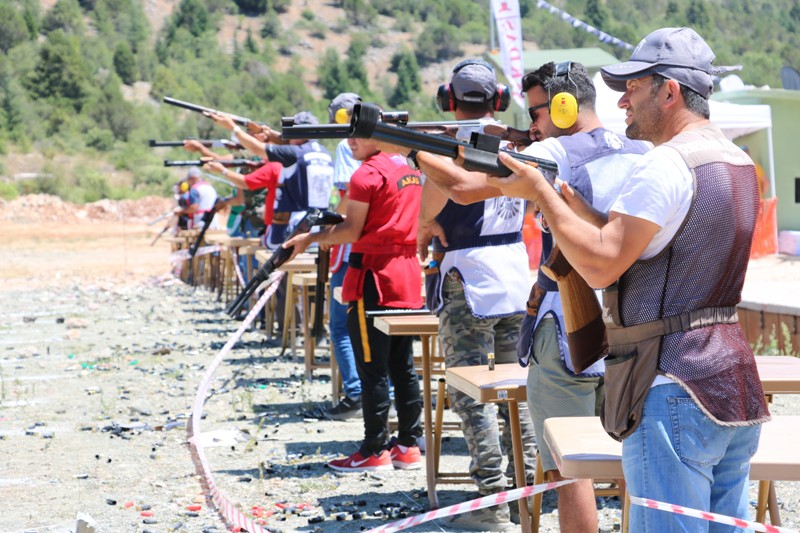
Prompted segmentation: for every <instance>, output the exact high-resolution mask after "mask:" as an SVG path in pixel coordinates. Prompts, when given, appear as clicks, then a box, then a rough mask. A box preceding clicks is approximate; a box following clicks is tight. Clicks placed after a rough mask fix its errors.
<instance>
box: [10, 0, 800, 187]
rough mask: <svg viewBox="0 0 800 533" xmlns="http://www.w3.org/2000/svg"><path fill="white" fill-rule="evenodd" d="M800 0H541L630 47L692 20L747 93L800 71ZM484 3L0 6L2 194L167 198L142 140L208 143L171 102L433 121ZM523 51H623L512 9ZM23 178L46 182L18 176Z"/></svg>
mask: <svg viewBox="0 0 800 533" xmlns="http://www.w3.org/2000/svg"><path fill="white" fill-rule="evenodd" d="M799 2H800V0H751V1H747V0H605V1H603V0H588V1H583V0H581V1H578V0H561V1H553V2H551V3H552V4H553V5H554V6H556V7H558V8H559V9H561V10H563V11H565V12H568V13H570V14H571V15H573V16H574V17H577V18H579V19H581V20H583V21H585V22H587V23H588V24H591V25H592V26H594V27H596V28H599V29H600V30H602V31H604V32H606V33H608V34H611V35H613V36H614V37H617V38H618V39H621V40H623V41H626V42H628V43H631V44H636V43H637V42H638V41H639V39H640V38H641V37H642V36H644V35H645V34H647V33H648V32H650V31H651V30H653V29H655V28H657V27H660V26H667V25H670V26H679V25H689V26H692V27H694V28H695V29H697V30H698V32H699V33H700V34H701V35H703V36H704V37H706V38H707V40H708V41H709V43H710V44H711V46H712V47H713V48H714V50H715V52H716V53H717V58H718V59H717V63H718V64H734V63H738V64H743V65H744V66H745V69H744V70H743V71H742V72H741V73H740V76H741V78H742V79H743V80H744V81H745V83H749V84H753V85H757V86H761V85H770V86H772V87H780V75H779V71H780V68H781V67H782V66H783V65H791V66H794V67H800V42H798V41H800V32H799V31H798V29H800V4H799ZM488 4H489V0H474V1H473V0H449V1H448V2H442V1H441V0H381V1H374V2H370V1H368V0H323V1H315V0H306V1H297V0H296V1H295V2H291V1H290V0H0V48H1V49H2V52H3V53H2V55H0V198H3V197H5V198H10V197H13V196H16V195H17V194H20V193H27V192H49V193H54V194H58V195H60V196H62V197H64V198H66V199H69V200H72V201H78V202H82V201H90V200H97V199H100V198H106V197H109V198H121V197H137V196H142V195H145V194H166V193H167V191H168V189H169V185H170V184H171V183H172V182H173V181H174V179H175V177H176V176H177V173H176V171H174V170H170V169H166V168H164V167H163V166H162V163H161V161H162V159H164V158H165V157H166V158H174V159H186V158H187V157H186V155H187V154H186V153H185V152H183V151H181V150H174V151H172V152H164V151H163V149H162V150H158V151H157V150H154V149H152V148H148V147H147V140H148V139H165V140H175V139H183V138H186V137H211V138H214V137H217V138H218V137H220V136H221V135H222V134H223V133H224V132H223V131H220V130H219V129H218V128H215V127H214V126H213V124H212V123H211V122H210V121H208V120H207V119H205V118H203V117H202V116H200V115H198V114H195V113H191V112H184V111H182V110H180V109H178V108H175V107H173V106H167V105H164V104H161V103H160V102H161V99H162V97H163V96H172V97H174V98H178V99H181V100H188V101H192V102H195V103H199V104H202V105H205V106H208V107H213V108H217V109H222V110H225V111H230V112H233V113H236V114H240V115H245V116H248V117H251V118H253V119H256V120H260V121H265V122H267V123H270V124H272V125H278V124H279V123H280V117H281V116H284V115H290V114H293V113H295V112H296V111H298V110H301V109H310V110H312V111H314V112H315V113H316V114H317V115H318V116H319V117H322V118H323V120H324V119H325V118H326V112H325V107H326V104H327V102H328V100H329V99H330V98H331V97H332V96H335V95H336V94H338V93H339V92H341V91H345V90H349V91H355V92H358V93H360V94H361V95H362V96H363V97H364V98H365V99H367V100H371V101H375V102H377V103H380V104H382V105H385V106H386V107H388V108H392V109H407V110H409V111H411V113H412V117H413V118H414V119H415V120H430V119H436V118H440V116H441V115H440V114H439V113H438V112H437V111H436V109H435V106H434V104H433V102H434V98H433V97H434V94H435V90H436V85H437V84H438V83H441V82H443V81H445V80H446V78H447V76H448V73H449V70H450V67H451V66H452V65H453V64H454V63H455V62H456V61H458V60H459V59H460V58H463V57H466V56H474V55H479V54H481V53H482V52H485V51H486V50H488V47H489V35H490V32H489V8H488ZM520 5H521V11H522V16H523V38H524V41H525V46H526V48H529V49H534V48H536V47H538V48H573V47H581V46H600V47H603V48H605V49H607V50H608V51H609V52H611V53H613V54H615V55H617V57H620V58H625V57H627V55H629V53H630V52H629V51H627V50H624V49H622V48H618V47H614V46H611V45H606V44H603V43H600V42H598V40H597V38H596V37H595V36H594V35H592V34H589V33H587V32H585V31H583V30H582V29H580V28H575V27H573V25H572V24H570V23H569V22H566V21H563V20H561V19H560V18H558V17H556V16H555V15H553V14H551V13H550V12H549V11H548V10H547V9H541V8H540V7H537V0H520ZM20 173H35V174H40V175H41V174H45V175H47V176H49V177H46V178H39V179H31V180H14V179H13V177H14V176H15V175H19V174H20Z"/></svg>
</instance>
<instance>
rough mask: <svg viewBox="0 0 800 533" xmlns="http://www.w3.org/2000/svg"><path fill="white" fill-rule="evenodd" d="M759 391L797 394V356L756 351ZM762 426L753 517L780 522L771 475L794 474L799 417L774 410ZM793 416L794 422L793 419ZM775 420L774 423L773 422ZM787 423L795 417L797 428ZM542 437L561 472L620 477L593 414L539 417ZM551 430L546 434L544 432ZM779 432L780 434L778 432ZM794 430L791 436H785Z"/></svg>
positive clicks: (613, 448)
mask: <svg viewBox="0 0 800 533" xmlns="http://www.w3.org/2000/svg"><path fill="white" fill-rule="evenodd" d="M755 359H756V365H757V367H758V374H759V376H760V377H761V384H762V386H763V388H764V394H765V395H766V396H767V397H768V398H770V399H771V398H772V395H774V394H800V358H797V357H791V356H780V355H764V356H756V358H755ZM773 418H774V420H773V422H770V423H768V424H765V425H764V426H763V429H762V435H761V440H760V444H759V449H758V452H757V453H756V455H755V456H754V457H753V460H752V462H751V472H750V478H751V479H754V480H758V503H757V505H756V521H757V522H764V520H765V519H766V513H767V511H769V515H770V522H771V523H772V524H773V525H776V526H779V525H780V524H781V518H780V512H779V509H778V505H777V497H776V494H775V485H774V483H773V482H774V481H780V480H800V454H797V452H796V450H795V449H794V447H795V446H794V445H787V443H790V442H795V443H797V442H800V417H795V416H780V417H778V416H776V417H773ZM793 421H794V422H793ZM776 422H777V423H776ZM790 423H796V424H797V428H795V427H791V426H790ZM544 433H545V434H544V437H543V438H545V439H547V442H548V444H550V449H551V451H552V453H553V457H554V459H555V461H556V465H557V466H558V470H559V471H560V472H561V475H563V476H564V477H571V478H598V479H618V478H621V477H622V462H621V459H622V444H621V443H619V442H617V441H615V440H613V439H611V437H608V435H607V434H606V433H605V431H604V430H603V428H602V425H601V424H600V420H599V418H597V417H575V418H552V419H548V420H545V430H544ZM550 435H552V436H550ZM781 435H783V436H781ZM792 435H794V437H792V438H794V441H792V440H791V439H790V436H792Z"/></svg>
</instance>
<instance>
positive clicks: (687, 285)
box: [489, 28, 770, 533]
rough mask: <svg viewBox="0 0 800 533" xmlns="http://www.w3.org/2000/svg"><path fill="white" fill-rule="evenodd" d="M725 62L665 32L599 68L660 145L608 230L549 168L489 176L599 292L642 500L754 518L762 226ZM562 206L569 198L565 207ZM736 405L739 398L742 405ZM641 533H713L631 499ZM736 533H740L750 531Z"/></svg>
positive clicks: (611, 384)
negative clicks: (582, 210) (725, 107)
mask: <svg viewBox="0 0 800 533" xmlns="http://www.w3.org/2000/svg"><path fill="white" fill-rule="evenodd" d="M713 60H714V53H713V52H712V51H711V49H710V48H709V46H708V45H707V44H706V42H705V41H704V40H703V39H702V38H701V37H700V36H699V35H698V34H697V33H696V32H695V31H694V30H692V29H690V28H662V29H659V30H656V31H654V32H652V33H651V34H649V35H648V36H647V37H645V38H644V39H643V40H642V41H641V42H640V43H639V45H638V46H637V47H636V49H635V50H634V52H633V54H632V55H631V59H630V60H629V61H627V62H625V63H621V64H619V65H612V66H609V67H604V68H603V69H602V70H601V72H602V74H603V79H604V81H605V82H606V84H608V85H609V86H610V87H611V88H612V89H614V90H617V91H621V92H624V94H623V95H622V97H621V98H620V100H619V106H620V107H621V108H623V109H625V111H626V124H627V125H628V128H627V130H626V133H627V135H628V137H630V138H635V139H643V140H648V141H651V142H652V143H653V144H654V145H655V148H653V150H651V151H650V152H648V153H647V154H645V155H644V156H642V158H641V159H640V160H639V162H638V163H636V164H635V165H634V166H633V167H632V168H631V170H630V172H629V173H628V175H627V177H626V182H625V184H624V185H623V188H622V191H621V194H620V195H619V197H618V198H617V200H616V201H615V202H614V204H613V205H612V206H611V212H610V214H609V218H608V222H607V223H605V224H602V223H599V224H597V225H593V224H591V223H589V222H586V221H584V220H582V219H581V218H580V217H578V216H577V215H576V214H575V213H574V212H573V210H572V209H571V208H570V204H571V202H572V200H573V198H572V197H571V196H570V195H569V191H568V187H566V186H564V187H562V188H561V191H562V193H563V196H564V197H563V198H561V197H559V195H558V194H557V193H556V191H555V190H554V189H553V187H552V186H551V185H550V184H549V183H548V182H547V181H546V180H545V179H544V178H543V176H542V175H541V173H540V172H539V171H538V170H535V169H533V168H532V167H530V166H526V165H523V164H520V163H519V162H518V161H516V160H514V159H512V158H510V157H508V156H506V155H502V154H501V156H500V159H501V162H502V163H503V164H505V165H506V166H508V167H509V168H510V169H511V170H512V171H513V172H514V173H515V174H514V175H512V176H510V177H509V178H506V179H495V178H490V179H489V182H490V183H493V184H494V185H495V186H497V187H499V188H500V189H501V190H503V192H504V193H506V194H509V195H513V196H519V197H522V198H526V199H529V200H531V201H533V202H535V203H536V204H537V205H538V206H539V207H540V208H541V210H542V212H543V213H544V215H545V216H546V218H547V220H548V222H549V224H550V229H551V231H552V232H553V234H554V236H555V238H556V239H557V241H558V243H559V247H560V249H561V251H562V252H563V254H564V256H565V257H566V259H567V260H568V261H569V262H570V264H572V266H573V267H574V268H575V269H576V270H577V271H578V272H579V273H580V274H581V276H582V277H583V278H584V279H585V280H586V281H587V282H588V283H589V285H590V286H592V287H606V289H605V290H604V294H603V297H604V301H603V319H604V321H605V323H606V328H607V333H608V341H609V356H608V357H607V358H606V377H605V387H606V397H605V403H604V407H603V411H602V420H603V426H604V428H605V430H606V431H607V432H608V433H609V434H610V435H611V436H612V437H614V438H616V439H619V440H623V452H622V462H623V470H624V473H625V481H626V483H627V484H628V492H629V493H630V495H631V496H635V497H639V498H649V499H653V500H658V501H662V502H665V503H667V504H672V505H680V506H685V507H690V508H693V509H699V510H701V511H709V512H713V513H719V514H722V515H726V516H733V517H739V518H747V517H748V500H747V489H748V483H747V481H748V475H749V462H750V458H751V457H752V455H753V454H754V453H755V451H756V449H757V447H758V438H759V434H760V424H761V423H763V422H765V421H767V420H769V418H770V415H769V411H768V409H767V405H766V402H765V400H764V393H763V388H762V386H761V382H760V379H759V376H758V371H757V368H756V365H755V359H754V357H753V352H752V350H751V348H750V345H749V344H748V342H747V339H746V338H745V336H744V333H743V331H742V329H741V327H740V325H739V323H738V318H737V316H736V305H737V304H738V303H739V301H740V300H741V290H742V286H743V284H744V276H745V273H746V270H747V263H748V258H749V253H750V245H751V239H752V234H753V231H754V227H755V222H756V219H757V216H758V205H759V198H758V187H757V182H756V179H755V168H754V166H753V163H752V161H751V160H750V159H749V158H748V157H747V155H746V154H745V153H744V152H742V151H741V150H740V149H739V148H738V147H736V146H735V145H733V144H732V143H731V142H730V141H728V140H727V139H726V138H725V137H724V135H723V134H722V132H721V131H720V130H719V128H717V127H716V126H714V125H713V124H711V122H710V121H709V117H710V110H709V105H708V98H709V96H710V95H711V92H712V90H713V78H712V75H714V74H720V73H722V72H725V71H726V70H729V69H726V68H725V67H715V66H712V64H711V63H712V61H713ZM565 199H566V202H565V201H564V200H565ZM734 400H735V401H734ZM629 527H630V529H631V531H658V532H660V533H661V532H667V533H671V532H678V531H693V532H694V531H697V532H700V531H708V524H706V523H705V522H702V521H701V520H699V519H697V518H693V517H688V516H681V515H678V514H664V513H663V512H662V511H659V510H656V509H651V508H646V507H643V506H639V505H634V506H632V508H631V513H630V524H629ZM735 531H744V530H743V529H741V528H737V529H735Z"/></svg>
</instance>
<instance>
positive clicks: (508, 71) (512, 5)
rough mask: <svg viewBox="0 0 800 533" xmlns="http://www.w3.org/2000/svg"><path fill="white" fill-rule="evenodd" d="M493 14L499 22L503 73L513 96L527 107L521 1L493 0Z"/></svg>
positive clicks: (498, 29)
mask: <svg viewBox="0 0 800 533" xmlns="http://www.w3.org/2000/svg"><path fill="white" fill-rule="evenodd" d="M492 16H493V17H494V20H495V23H496V24H497V40H498V41H499V43H500V58H501V60H502V62H503V63H502V64H503V74H504V75H505V77H506V80H508V88H509V89H510V90H511V97H512V98H513V99H514V101H515V102H516V103H517V105H518V106H519V107H520V108H522V109H525V99H524V98H523V97H522V94H521V91H522V76H523V75H524V74H525V64H524V58H523V56H522V19H521V17H520V16H519V1H518V0H492Z"/></svg>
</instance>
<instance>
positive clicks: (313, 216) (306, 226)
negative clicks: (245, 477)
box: [225, 209, 344, 317]
mask: <svg viewBox="0 0 800 533" xmlns="http://www.w3.org/2000/svg"><path fill="white" fill-rule="evenodd" d="M342 221H344V217H342V216H341V215H339V214H337V213H333V212H331V211H325V210H322V209H309V210H308V211H307V212H306V216H305V217H303V219H302V220H301V221H300V222H299V223H298V224H297V226H295V228H294V230H293V231H292V233H291V234H289V236H288V237H287V238H286V240H289V239H291V238H292V237H294V236H296V235H300V234H301V233H308V232H309V231H311V228H313V227H314V226H327V225H332V224H339V223H340V222H342ZM292 252H294V247H293V246H292V247H289V248H283V247H279V248H278V249H277V250H275V251H274V252H273V253H272V256H271V257H270V258H269V259H268V260H267V262H266V263H264V264H263V265H262V266H261V268H259V269H258V271H256V273H255V274H253V277H252V278H251V279H250V281H249V282H248V283H247V285H246V286H245V288H244V289H242V292H240V293H239V295H238V296H237V297H236V299H235V300H234V301H233V302H231V304H230V305H229V306H228V307H227V308H226V309H225V312H226V313H227V314H228V315H229V316H232V317H233V316H236V314H237V313H239V310H240V309H241V308H242V306H243V305H244V304H245V302H246V301H247V300H249V299H250V297H252V295H253V293H254V292H255V291H256V290H258V289H259V287H260V286H261V284H262V283H264V282H265V281H267V280H268V279H269V276H270V275H271V274H272V273H273V272H275V270H277V269H278V268H280V266H281V265H282V264H284V263H285V262H286V261H287V260H288V259H289V258H290V257H291V256H292Z"/></svg>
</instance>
